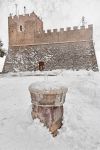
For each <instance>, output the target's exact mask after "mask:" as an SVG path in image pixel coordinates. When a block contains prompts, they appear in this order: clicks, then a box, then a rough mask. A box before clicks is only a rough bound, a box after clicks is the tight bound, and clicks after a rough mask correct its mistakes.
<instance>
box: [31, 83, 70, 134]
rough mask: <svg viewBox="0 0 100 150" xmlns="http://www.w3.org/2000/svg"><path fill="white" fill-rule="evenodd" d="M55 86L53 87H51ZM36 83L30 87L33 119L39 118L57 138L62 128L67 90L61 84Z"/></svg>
mask: <svg viewBox="0 0 100 150" xmlns="http://www.w3.org/2000/svg"><path fill="white" fill-rule="evenodd" d="M51 84H53V85H51ZM51 84H49V83H48V82H36V83H33V84H32V85H30V87H29V91H30V94H31V102H32V113H31V114H32V118H33V119H35V118H38V119H40V121H41V122H42V123H44V125H46V126H47V127H48V128H49V131H50V132H51V133H52V134H53V136H56V135H57V133H58V129H59V128H61V126H62V120H63V103H64V102H65V96H66V92H67V90H68V89H67V88H64V87H62V86H61V84H59V83H51ZM57 85H58V86H57Z"/></svg>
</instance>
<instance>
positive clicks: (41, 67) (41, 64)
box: [39, 61, 44, 71]
mask: <svg viewBox="0 0 100 150" xmlns="http://www.w3.org/2000/svg"><path fill="white" fill-rule="evenodd" d="M39 70H40V71H43V70H44V62H43V61H40V62H39Z"/></svg>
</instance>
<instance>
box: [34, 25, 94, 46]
mask: <svg viewBox="0 0 100 150" xmlns="http://www.w3.org/2000/svg"><path fill="white" fill-rule="evenodd" d="M92 39H93V26H92V25H88V28H85V26H81V27H80V29H78V27H77V26H75V27H73V29H71V28H70V27H68V28H67V29H66V30H64V28H61V29H60V31H58V30H57V29H53V31H51V30H47V33H46V32H45V31H44V32H40V33H36V34H35V36H34V43H55V42H69V41H70V42H73V41H74V42H75V41H83V40H85V41H87V40H92Z"/></svg>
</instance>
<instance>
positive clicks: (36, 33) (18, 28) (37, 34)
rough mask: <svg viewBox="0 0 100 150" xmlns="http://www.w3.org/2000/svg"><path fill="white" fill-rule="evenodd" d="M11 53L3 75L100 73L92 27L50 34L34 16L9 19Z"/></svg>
mask: <svg viewBox="0 0 100 150" xmlns="http://www.w3.org/2000/svg"><path fill="white" fill-rule="evenodd" d="M8 32H9V33H8V35H9V51H8V55H7V57H6V60H5V64H4V68H3V72H15V71H33V70H38V69H39V70H43V69H44V70H53V69H73V70H80V69H86V70H93V71H98V65H97V60H96V55H95V49H94V44H93V25H88V27H87V28H86V27H85V26H81V27H80V28H78V27H77V26H74V27H73V29H71V27H67V28H66V30H64V29H63V28H61V29H60V31H58V30H57V29H53V31H51V30H47V32H45V31H44V29H43V21H42V20H41V19H40V18H39V17H38V16H37V15H36V14H35V13H34V12H32V13H31V14H25V15H19V16H17V15H15V16H11V15H10V16H9V17H8Z"/></svg>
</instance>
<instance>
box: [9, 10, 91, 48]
mask: <svg viewBox="0 0 100 150" xmlns="http://www.w3.org/2000/svg"><path fill="white" fill-rule="evenodd" d="M8 26H9V46H11V45H22V44H23V45H24V44H25V45H30V44H31V45H32V44H33V45H34V44H36V43H41V44H42V43H56V42H58V43H60V42H67V41H68V42H69V41H70V42H71V41H89V40H93V25H88V26H87V27H85V26H80V27H78V26H74V27H67V28H66V29H64V28H60V29H59V30H58V29H52V30H50V29H48V30H47V31H45V30H44V29H43V22H42V20H41V19H40V18H39V17H38V16H37V15H36V14H35V12H32V13H30V14H25V15H18V16H16V15H15V16H12V15H10V16H9V18H8Z"/></svg>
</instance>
